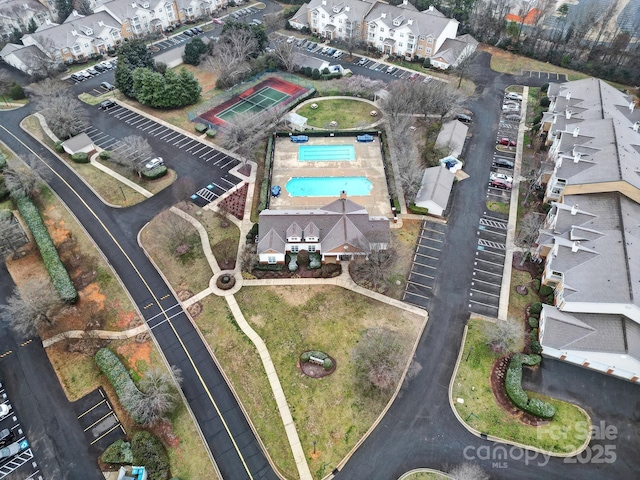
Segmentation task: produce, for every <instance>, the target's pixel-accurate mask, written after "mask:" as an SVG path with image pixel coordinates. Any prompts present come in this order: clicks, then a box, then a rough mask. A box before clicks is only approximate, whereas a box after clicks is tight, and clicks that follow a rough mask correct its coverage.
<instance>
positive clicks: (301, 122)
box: [284, 112, 307, 130]
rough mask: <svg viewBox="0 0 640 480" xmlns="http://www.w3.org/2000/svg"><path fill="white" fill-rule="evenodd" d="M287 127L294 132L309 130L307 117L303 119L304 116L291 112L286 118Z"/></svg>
mask: <svg viewBox="0 0 640 480" xmlns="http://www.w3.org/2000/svg"><path fill="white" fill-rule="evenodd" d="M284 120H285V122H286V123H287V126H288V127H289V128H291V129H292V130H306V129H307V117H303V116H302V115H298V114H297V113H294V112H289V113H288V114H287V115H286V116H285V117H284Z"/></svg>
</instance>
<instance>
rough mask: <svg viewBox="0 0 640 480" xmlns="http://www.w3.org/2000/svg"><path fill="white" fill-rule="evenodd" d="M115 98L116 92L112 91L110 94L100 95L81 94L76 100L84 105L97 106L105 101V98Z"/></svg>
mask: <svg viewBox="0 0 640 480" xmlns="http://www.w3.org/2000/svg"><path fill="white" fill-rule="evenodd" d="M115 96H116V90H112V91H110V92H104V93H103V94H102V95H91V94H90V93H86V92H84V93H81V94H80V95H78V99H79V100H80V101H82V102H84V103H86V104H87V105H92V106H95V105H98V104H99V103H101V102H102V101H104V100H106V99H107V98H112V97H113V98H115Z"/></svg>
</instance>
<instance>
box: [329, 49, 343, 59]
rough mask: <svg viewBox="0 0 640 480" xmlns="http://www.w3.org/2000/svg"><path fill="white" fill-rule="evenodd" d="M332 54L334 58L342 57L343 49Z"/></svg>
mask: <svg viewBox="0 0 640 480" xmlns="http://www.w3.org/2000/svg"><path fill="white" fill-rule="evenodd" d="M331 56H332V57H333V58H340V56H342V50H336V51H335V52H334V53H333V55H331Z"/></svg>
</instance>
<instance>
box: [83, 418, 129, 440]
mask: <svg viewBox="0 0 640 480" xmlns="http://www.w3.org/2000/svg"><path fill="white" fill-rule="evenodd" d="M118 427H120V428H122V425H121V424H120V422H118V423H116V424H115V425H114V426H113V427H111V428H110V429H109V430H107V431H106V432H104V433H103V434H102V435H100V436H99V437H98V438H96V439H95V440H94V441H93V442H91V443H90V444H89V445H93V444H94V443H96V442H99V441H100V440H102V439H103V438H104V437H106V436H107V435H109V434H110V433H111V432H113V431H114V430H115V429H116V428H118ZM122 431H123V432H124V428H122Z"/></svg>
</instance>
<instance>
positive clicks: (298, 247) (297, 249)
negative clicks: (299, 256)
mask: <svg viewBox="0 0 640 480" xmlns="http://www.w3.org/2000/svg"><path fill="white" fill-rule="evenodd" d="M299 250H300V246H299V245H291V253H298V251H299Z"/></svg>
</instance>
